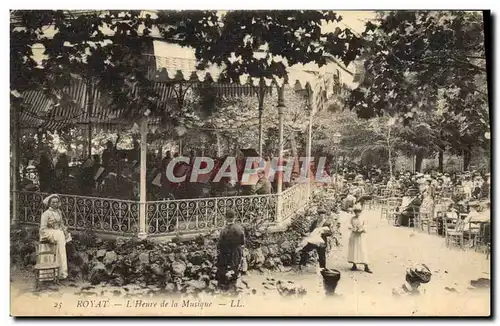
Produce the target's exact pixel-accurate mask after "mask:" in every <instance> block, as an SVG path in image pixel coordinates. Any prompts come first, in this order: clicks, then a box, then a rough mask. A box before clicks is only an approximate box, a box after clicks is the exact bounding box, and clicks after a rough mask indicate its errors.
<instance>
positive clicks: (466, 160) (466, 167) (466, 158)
mask: <svg viewBox="0 0 500 326" xmlns="http://www.w3.org/2000/svg"><path fill="white" fill-rule="evenodd" d="M471 159H472V150H471V147H470V146H469V147H468V148H467V149H466V150H464V171H469V167H470V161H471Z"/></svg>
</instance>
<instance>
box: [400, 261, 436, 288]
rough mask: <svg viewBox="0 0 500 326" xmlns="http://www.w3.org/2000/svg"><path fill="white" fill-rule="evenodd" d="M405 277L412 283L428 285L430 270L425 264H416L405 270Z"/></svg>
mask: <svg viewBox="0 0 500 326" xmlns="http://www.w3.org/2000/svg"><path fill="white" fill-rule="evenodd" d="M406 276H407V277H410V278H411V279H412V281H414V282H420V283H429V281H430V280H431V276H432V273H431V270H430V269H429V267H427V265H425V264H417V265H415V266H413V267H411V268H408V269H407V270H406Z"/></svg>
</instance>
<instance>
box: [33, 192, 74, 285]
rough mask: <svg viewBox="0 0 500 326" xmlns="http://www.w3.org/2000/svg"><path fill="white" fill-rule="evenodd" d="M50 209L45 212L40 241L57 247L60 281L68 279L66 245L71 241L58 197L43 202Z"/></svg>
mask: <svg viewBox="0 0 500 326" xmlns="http://www.w3.org/2000/svg"><path fill="white" fill-rule="evenodd" d="M43 203H44V204H45V206H48V209H47V210H46V211H45V212H43V214H42V217H41V221H40V241H41V242H49V243H52V244H55V245H56V250H57V251H56V261H57V262H58V263H59V279H65V278H66V277H68V259H67V256H66V243H67V242H69V241H71V234H70V233H69V232H68V230H67V228H66V226H65V225H64V222H63V219H62V213H61V210H60V209H59V207H60V206H61V201H60V198H59V196H58V195H55V194H54V195H50V196H48V197H47V198H45V199H44V200H43Z"/></svg>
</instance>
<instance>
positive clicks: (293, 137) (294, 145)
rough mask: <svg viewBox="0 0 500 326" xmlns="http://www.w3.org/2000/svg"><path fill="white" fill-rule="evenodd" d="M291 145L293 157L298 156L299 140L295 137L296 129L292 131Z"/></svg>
mask: <svg viewBox="0 0 500 326" xmlns="http://www.w3.org/2000/svg"><path fill="white" fill-rule="evenodd" d="M290 147H291V151H292V157H297V140H296V139H295V131H291V132H290Z"/></svg>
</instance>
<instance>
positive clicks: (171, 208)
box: [146, 194, 277, 235]
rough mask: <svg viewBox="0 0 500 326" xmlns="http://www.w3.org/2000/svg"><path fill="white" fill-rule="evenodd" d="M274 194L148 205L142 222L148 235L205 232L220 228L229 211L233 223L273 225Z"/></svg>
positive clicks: (151, 203)
mask: <svg viewBox="0 0 500 326" xmlns="http://www.w3.org/2000/svg"><path fill="white" fill-rule="evenodd" d="M276 198H277V195H275V194H270V195H255V196H237V197H214V198H203V199H185V200H169V201H156V202H148V203H147V206H146V221H147V230H148V233H149V234H153V235H158V234H169V233H185V232H194V231H208V230H212V229H217V228H221V227H224V225H226V223H227V219H226V212H227V211H228V210H232V211H233V212H234V214H235V218H234V219H235V221H237V222H240V223H243V224H245V223H253V222H255V221H259V222H263V223H266V224H273V223H275V222H277V217H276V212H277V211H276V203H277V200H276Z"/></svg>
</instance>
